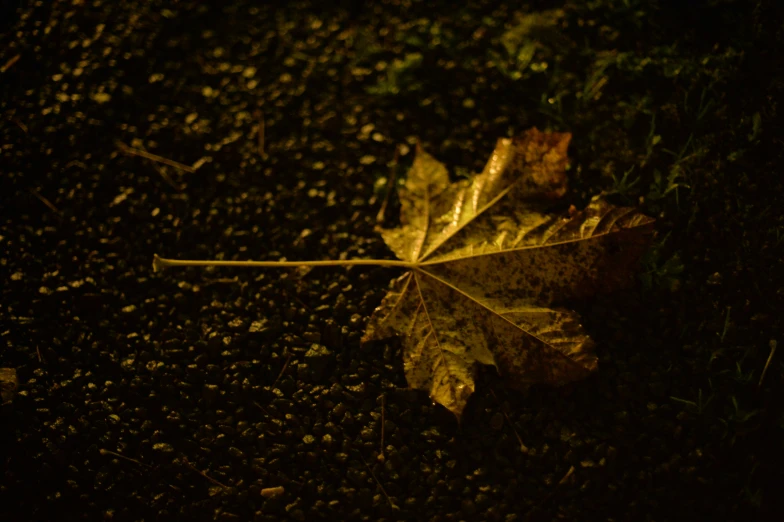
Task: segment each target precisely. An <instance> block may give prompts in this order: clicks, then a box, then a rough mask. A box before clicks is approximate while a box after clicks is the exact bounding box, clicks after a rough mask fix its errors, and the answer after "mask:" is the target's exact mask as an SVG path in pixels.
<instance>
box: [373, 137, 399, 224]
mask: <svg viewBox="0 0 784 522" xmlns="http://www.w3.org/2000/svg"><path fill="white" fill-rule="evenodd" d="M398 158H400V147H395V156H394V157H393V158H392V168H391V169H390V170H391V173H390V174H389V180H388V181H387V188H386V194H384V201H382V202H381V208H380V209H378V214H376V223H383V222H384V218H385V217H386V213H387V205H388V204H389V194H390V193H391V192H392V189H393V188H394V186H395V180H396V178H397V168H396V167H397V162H398Z"/></svg>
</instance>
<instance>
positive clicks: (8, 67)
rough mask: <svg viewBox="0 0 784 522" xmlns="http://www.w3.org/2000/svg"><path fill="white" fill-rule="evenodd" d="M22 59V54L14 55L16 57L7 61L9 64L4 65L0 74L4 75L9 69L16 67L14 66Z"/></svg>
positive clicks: (0, 68) (0, 69)
mask: <svg viewBox="0 0 784 522" xmlns="http://www.w3.org/2000/svg"><path fill="white" fill-rule="evenodd" d="M21 57H22V55H21V54H17V55H14V56H12V57H11V58H9V59H8V61H7V62H5V65H3V66H2V67H0V73H4V72H6V71H7V70H8V69H10V68H11V67H13V66H14V64H15V63H16V62H18V61H19V58H21Z"/></svg>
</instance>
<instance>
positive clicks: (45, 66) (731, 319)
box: [0, 0, 784, 521]
mask: <svg viewBox="0 0 784 522" xmlns="http://www.w3.org/2000/svg"><path fill="white" fill-rule="evenodd" d="M260 3H261V2H229V4H231V5H230V6H228V7H223V8H209V7H206V6H205V5H203V4H204V3H203V2H197V1H180V2H165V1H153V2H125V1H123V2H119V1H118V2H114V1H104V2H100V1H95V2H87V1H85V2H82V1H69V2H64V1H51V2H49V1H47V2H32V1H24V2H23V1H18V2H15V4H17V5H18V6H19V8H18V9H14V6H8V5H7V6H6V8H5V11H3V13H2V20H1V21H0V30H2V35H0V67H2V69H0V70H1V71H2V72H0V109H1V110H2V119H0V146H1V147H2V151H1V152H0V172H1V175H2V178H1V179H2V181H1V182H0V183H1V185H0V192H1V194H0V203H1V204H2V210H0V212H2V217H3V219H2V221H1V223H2V224H0V246H1V248H2V251H1V252H0V276H1V278H0V280H2V290H1V291H2V304H1V305H0V322H1V324H0V341H1V342H0V367H7V368H16V369H17V372H18V378H19V382H20V387H19V390H18V393H17V394H16V396H15V398H14V399H13V402H12V403H10V404H5V405H4V406H3V407H2V417H0V419H2V427H1V428H0V438H1V441H0V459H2V469H3V475H2V477H1V478H0V519H1V520H9V521H10V520H14V521H17V520H58V521H66V520H117V521H125V520H220V521H232V520H282V519H283V520H287V519H294V520H314V519H315V520H318V519H322V518H331V519H340V518H344V519H348V520H359V519H365V520H378V519H381V518H383V519H385V520H397V519H409V520H552V519H554V518H560V519H570V520H589V519H597V520H618V521H626V520H635V521H636V520H656V521H665V520H781V518H779V516H780V514H781V503H782V501H781V494H780V486H781V484H782V483H784V473H782V470H781V464H782V463H784V446H783V443H782V441H783V440H784V437H783V435H784V433H782V432H783V428H784V413H783V410H782V404H783V401H782V398H781V394H782V375H783V373H784V372H783V371H782V370H783V368H784V365H783V364H782V361H784V359H782V355H784V354H781V353H774V355H773V357H772V359H771V362H770V365H769V367H768V370H767V373H766V375H765V378H764V380H763V382H762V384H761V386H760V385H759V381H760V377H761V373H762V370H763V368H764V367H765V364H766V361H767V360H768V358H769V356H770V354H771V346H772V344H771V343H772V342H775V341H776V340H778V341H780V340H781V331H782V330H781V327H782V315H781V311H782V310H784V306H783V305H784V303H783V302H782V301H783V298H784V295H783V293H782V282H783V280H784V267H782V263H781V257H782V256H783V255H784V248H783V247H784V219H783V218H782V212H781V207H780V205H781V203H780V202H781V201H783V200H784V199H782V198H784V191H783V190H782V188H783V183H782V167H784V153H783V152H782V151H783V150H784V147H783V146H784V143H783V142H782V137H783V136H784V133H782V130H781V128H780V127H778V126H777V121H778V120H779V119H780V118H781V114H780V112H781V111H782V108H781V103H782V100H784V74H783V72H784V71H782V62H781V61H780V60H781V58H780V52H779V51H780V49H781V48H782V44H784V38H782V32H781V31H782V29H781V28H782V21H783V20H784V17H782V13H781V8H779V7H778V3H777V2H773V1H771V2H752V1H736V2H733V1H718V0H716V1H713V2H702V3H690V5H692V6H693V7H690V8H689V9H688V10H686V9H683V8H676V7H675V6H677V5H679V4H680V2H665V1H660V2H652V1H650V0H639V1H638V0H627V1H625V2H620V1H616V2H613V1H609V0H596V1H592V2H577V1H574V2H567V3H566V4H565V5H560V6H558V5H555V6H554V5H544V3H543V2H534V3H533V4H532V5H530V6H529V7H528V8H527V11H526V12H520V13H519V16H517V17H516V16H515V12H514V11H513V10H512V8H510V7H509V6H508V3H507V2H497V3H496V2H485V3H472V4H471V5H470V6H469V7H465V8H460V9H458V8H456V7H454V6H453V5H452V4H451V3H449V4H446V3H444V5H442V3H440V2H431V1H428V2H405V3H391V2H387V3H385V4H384V5H379V6H378V7H375V8H364V9H362V10H357V9H356V7H353V8H352V6H351V5H349V4H344V5H342V6H340V7H336V8H330V9H326V8H324V7H323V6H322V4H321V3H320V2H315V3H314V4H309V3H307V2H297V3H294V4H291V5H290V6H289V7H288V8H286V9H272V8H269V7H251V6H253V5H256V4H260ZM215 4H216V5H217V4H219V3H217V2H216V3H215ZM553 7H560V8H561V10H560V11H553V10H549V11H546V9H553ZM347 9H353V13H350V12H349V11H347ZM17 55H19V57H18V60H17V61H16V62H13V59H14V57H15V56H17ZM259 109H260V110H261V111H262V114H263V118H264V121H265V122H266V125H265V149H266V150H265V152H266V153H267V154H268V157H267V158H262V156H261V155H260V154H259V150H258V137H257V127H258V121H259V118H258V116H259V113H258V112H257V110H259ZM531 126H538V127H539V128H540V129H545V128H546V129H551V130H559V131H571V132H572V133H573V134H574V138H573V141H572V146H571V148H570V157H571V159H572V167H571V170H570V178H571V180H572V181H571V186H572V190H571V191H570V193H569V194H568V195H567V197H566V201H565V202H564V205H568V204H570V203H575V204H577V205H583V204H585V202H586V201H587V200H588V199H589V197H590V195H591V194H593V193H596V192H599V191H601V190H607V191H611V192H613V193H614V196H613V198H615V199H616V200H617V201H618V202H619V203H626V204H629V203H632V204H635V203H639V202H640V201H642V205H643V208H644V209H645V211H646V212H647V213H649V214H650V215H654V216H657V217H658V218H659V219H658V221H657V227H658V230H659V235H658V238H657V239H656V241H655V243H654V247H653V249H652V250H651V253H650V255H649V256H648V257H647V258H646V260H645V263H644V266H643V268H642V271H641V272H642V277H641V278H640V282H639V285H638V287H637V288H636V289H634V290H633V291H631V292H627V293H624V294H622V295H615V296H613V297H612V298H610V299H607V298H604V299H596V300H593V301H591V302H589V303H583V304H579V305H575V306H578V310H579V311H580V312H581V313H582V315H583V317H584V323H585V325H586V328H587V329H588V331H589V332H590V333H591V335H592V336H593V337H594V338H595V339H596V340H597V342H598V348H597V350H598V354H599V357H600V371H599V372H598V374H597V375H595V376H594V377H592V378H590V379H589V380H587V381H584V382H581V383H579V384H577V385H575V386H573V387H571V388H568V389H551V388H534V389H531V390H530V391H529V392H528V393H525V394H523V393H518V392H513V391H508V390H506V389H505V388H503V387H502V386H501V385H500V384H499V383H498V382H497V380H496V379H494V378H493V375H492V372H490V371H485V372H484V373H483V374H482V375H481V378H480V383H479V386H478V389H477V393H476V394H475V396H474V398H473V399H472V402H471V403H470V404H469V407H468V409H467V412H466V415H465V417H464V421H463V423H462V425H461V426H458V425H457V423H456V422H455V420H454V419H453V418H452V417H450V415H449V414H448V413H447V412H446V411H445V410H444V409H443V408H441V407H436V406H433V405H431V404H430V402H429V400H428V398H427V397H426V396H425V394H423V393H413V392H406V391H404V390H401V388H403V387H404V386H405V381H404V377H403V371H402V363H401V361H400V354H399V352H398V350H397V345H396V344H395V343H394V342H390V343H389V344H388V345H386V346H376V347H374V348H372V349H364V350H363V349H361V348H360V347H359V343H358V340H359V337H360V335H361V333H362V331H363V328H364V325H365V322H366V321H367V318H368V316H369V314H370V313H371V312H372V310H373V308H374V307H375V306H377V305H378V304H379V302H380V300H381V297H382V296H383V294H384V291H385V289H386V287H387V282H388V281H389V279H391V278H392V276H394V275H397V274H396V273H395V272H394V271H392V270H390V269H381V268H377V269H373V268H362V269H357V268H354V269H342V268H329V269H326V268H325V269H315V270H312V271H311V272H310V273H309V274H307V275H306V276H305V277H303V278H301V279H298V278H297V274H295V273H293V272H282V271H275V270H240V269H236V270H230V269H222V270H211V271H210V270H208V271H202V270H198V269H185V270H170V271H168V272H165V273H163V274H161V275H158V274H153V273H152V272H151V269H150V267H151V261H152V256H153V254H154V253H159V254H161V255H165V256H169V257H183V258H206V259H209V258H214V257H217V256H222V257H224V258H226V259H269V260H277V259H280V258H282V257H285V258H287V259H330V258H336V257H338V256H340V255H343V254H345V255H346V256H347V257H349V258H351V257H384V258H390V257H391V253H390V252H389V251H388V250H387V248H386V247H385V245H384V244H383V242H382V240H381V239H380V237H379V236H378V235H377V234H376V233H375V231H374V229H373V225H374V223H375V216H376V213H377V212H378V209H379V206H380V200H381V197H380V196H381V195H382V194H381V193H380V192H379V189H378V188H377V187H383V178H384V177H386V176H388V175H389V172H390V165H389V164H390V162H391V161H392V158H393V155H394V151H395V147H396V145H400V144H404V143H406V144H408V145H409V147H410V145H411V144H413V143H414V140H415V138H416V137H418V138H420V139H421V140H422V142H423V144H424V145H425V146H426V148H428V150H430V151H431V152H432V153H434V154H435V155H436V156H437V157H438V158H440V159H442V160H444V161H446V162H447V163H448V165H449V166H450V167H451V168H452V169H453V170H454V169H457V171H458V173H460V172H463V173H464V172H471V171H474V170H478V169H480V168H481V167H482V165H483V164H484V162H485V160H486V159H487V157H488V155H489V153H490V151H491V150H492V147H493V144H494V143H495V140H496V138H497V137H499V136H506V135H508V134H509V133H513V132H516V131H521V130H524V129H526V128H528V127H531ZM116 140H120V141H122V142H124V143H126V144H128V145H131V146H135V147H144V148H145V149H146V150H148V151H150V152H153V153H156V154H159V155H161V156H164V157H167V158H170V159H173V160H177V161H180V162H184V163H187V164H189V165H190V164H193V163H194V162H196V161H197V160H202V161H201V163H202V165H201V166H200V167H199V168H198V170H197V171H196V172H195V173H190V174H189V173H183V172H181V171H178V170H175V169H172V168H170V167H165V166H162V165H159V164H156V163H153V162H151V161H149V160H146V159H143V158H139V157H131V156H127V155H124V154H122V153H120V152H119V151H118V148H117V145H116V143H115V142H116ZM410 157H411V153H408V154H405V155H402V156H401V162H403V163H405V162H410ZM624 173H626V175H624ZM167 178H168V179H169V181H171V183H169V182H168V181H167ZM173 185H174V186H176V187H178V188H180V189H181V190H176V189H175V187H174V186H173ZM641 198H642V199H641ZM314 343H315V344H320V345H323V346H326V348H327V349H328V354H327V355H322V356H320V357H313V356H312V355H313V353H312V352H311V353H310V354H308V353H306V352H307V350H308V349H309V348H310V347H311V345H312V344H314ZM287 361H288V365H287V364H286V362H287ZM284 368H285V371H283V370H284ZM281 372H282V376H281V377H280V378H278V376H279V374H281ZM382 397H384V402H383V404H384V408H383V415H384V419H385V423H384V426H383V429H382V421H381V419H382V417H381V416H382ZM515 431H516V432H517V434H519V436H520V437H521V439H522V440H523V441H524V443H525V444H526V445H527V446H528V448H529V449H530V451H529V453H528V454H524V453H523V452H522V451H521V449H520V446H519V443H518V441H517V436H516V434H515ZM382 432H383V433H384V444H385V446H386V447H385V449H384V453H385V455H386V462H385V463H383V464H382V463H380V462H378V460H377V456H378V453H379V450H380V446H381V440H380V438H381V434H382ZM107 451H108V452H107ZM118 455H121V456H122V457H121V456H118ZM129 459H132V460H129ZM368 466H369V467H368ZM572 467H573V468H574V469H573V471H572V472H571V473H569V470H570V469H571V468H572ZM370 469H372V473H371V472H370ZM207 477H209V478H207ZM564 477H565V480H562V479H564ZM216 482H217V483H220V484H223V485H225V486H227V487H222V486H220V485H218V484H217V483H216ZM559 482H561V483H560V484H559ZM273 486H283V487H284V488H285V493H284V494H283V495H282V496H279V497H276V498H269V499H265V498H263V497H262V496H261V494H260V489H261V488H266V487H273ZM380 486H383V489H384V490H385V492H386V493H387V494H388V495H389V500H387V498H386V497H385V495H384V493H383V492H382V489H381V487H380ZM390 502H392V503H394V504H395V505H396V506H398V507H399V510H393V509H392V508H391V507H390Z"/></svg>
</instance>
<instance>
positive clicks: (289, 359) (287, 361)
mask: <svg viewBox="0 0 784 522" xmlns="http://www.w3.org/2000/svg"><path fill="white" fill-rule="evenodd" d="M292 355H294V354H293V353H290V354H289V356H288V358H287V359H286V362H285V363H283V368H281V370H280V373H279V374H278V378H277V379H275V382H273V383H272V386H271V388H270V389H275V386H276V385H277V384H278V381H279V380H280V378H281V377H283V372H285V371H286V368H288V367H289V361H291V356H292Z"/></svg>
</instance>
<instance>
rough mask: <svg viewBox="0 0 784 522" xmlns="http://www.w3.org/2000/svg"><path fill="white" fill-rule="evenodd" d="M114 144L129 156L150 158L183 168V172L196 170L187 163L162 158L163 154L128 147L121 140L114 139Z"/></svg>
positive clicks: (190, 172)
mask: <svg viewBox="0 0 784 522" xmlns="http://www.w3.org/2000/svg"><path fill="white" fill-rule="evenodd" d="M115 144H116V145H117V148H119V149H120V151H122V152H124V153H125V154H128V155H130V156H139V157H140V158H144V159H148V160H151V161H155V162H157V163H163V164H164V165H168V166H170V167H174V168H175V169H180V170H183V171H185V172H187V173H189V174H193V173H194V172H196V169H194V168H193V167H189V166H188V165H185V164H183V163H180V162H178V161H174V160H170V159H168V158H164V157H163V156H158V155H157V154H153V153H151V152H147V151H146V150H141V149H135V148H133V147H129V146H128V145H126V144H125V143H123V142H121V141H119V140H118V141H115Z"/></svg>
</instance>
